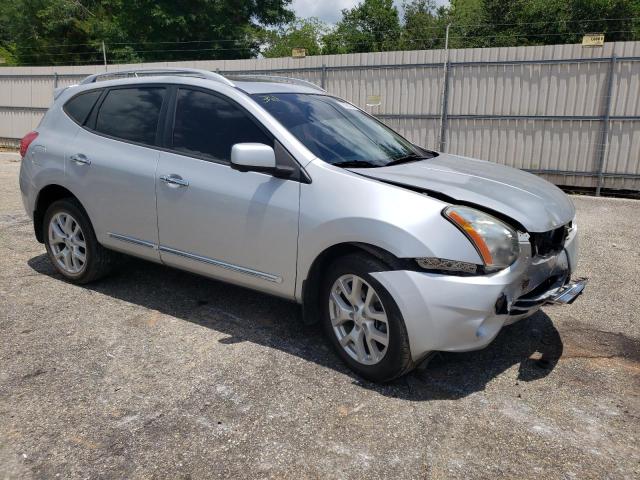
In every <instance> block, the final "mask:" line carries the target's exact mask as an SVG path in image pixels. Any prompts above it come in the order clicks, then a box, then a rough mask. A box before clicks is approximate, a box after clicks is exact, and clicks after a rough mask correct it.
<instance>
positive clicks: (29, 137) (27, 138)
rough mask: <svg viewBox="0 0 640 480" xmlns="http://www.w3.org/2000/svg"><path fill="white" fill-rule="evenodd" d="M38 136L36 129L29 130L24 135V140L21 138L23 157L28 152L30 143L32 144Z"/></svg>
mask: <svg viewBox="0 0 640 480" xmlns="http://www.w3.org/2000/svg"><path fill="white" fill-rule="evenodd" d="M36 138H38V132H35V131H34V132H29V133H27V134H26V135H25V136H24V137H22V140H20V156H21V157H22V158H24V156H25V155H26V154H27V150H28V149H29V145H31V142H33V141H34V140H35V139H36Z"/></svg>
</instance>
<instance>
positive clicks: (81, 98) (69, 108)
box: [64, 90, 102, 125]
mask: <svg viewBox="0 0 640 480" xmlns="http://www.w3.org/2000/svg"><path fill="white" fill-rule="evenodd" d="M101 93H102V90H91V91H90V92H85V93H81V94H79V95H76V96H75V97H73V98H72V99H71V100H69V101H67V103H65V104H64V111H65V112H66V113H67V115H69V116H70V117H71V118H72V119H73V120H74V121H75V122H76V123H79V124H80V125H83V124H84V122H85V121H86V120H87V117H88V116H89V113H90V112H91V109H92V108H93V106H94V105H95V103H96V101H97V100H98V98H99V97H100V94H101Z"/></svg>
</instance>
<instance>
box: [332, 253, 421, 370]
mask: <svg viewBox="0 0 640 480" xmlns="http://www.w3.org/2000/svg"><path fill="white" fill-rule="evenodd" d="M389 269H390V267H389V266H388V265H386V264H385V263H383V262H382V261H380V260H378V259H376V258H374V257H372V256H369V255H366V254H353V255H347V256H345V257H341V258H339V259H337V260H336V261H334V262H333V263H332V264H331V265H330V266H329V268H328V269H327V271H326V272H325V275H324V278H323V282H322V286H321V291H320V302H321V307H322V323H323V328H324V330H325V334H326V335H327V337H328V338H329V340H330V342H331V343H332V345H333V346H334V348H335V349H336V351H337V353H338V355H339V356H340V358H341V359H342V360H343V361H344V362H345V363H346V364H347V365H348V366H349V368H351V369H352V370H353V371H354V372H356V373H357V374H358V375H360V376H361V377H363V378H365V379H367V380H370V381H373V382H389V381H391V380H393V379H395V378H398V377H400V376H402V375H404V374H406V373H408V372H409V371H411V370H412V369H413V368H414V366H415V365H414V363H413V362H412V360H411V351H410V348H409V336H408V335H407V329H406V327H405V324H404V320H403V318H402V314H401V313H400V309H399V308H398V305H397V304H396V302H395V300H394V299H393V297H392V296H391V294H390V293H389V292H388V291H387V290H386V289H385V288H384V287H383V286H382V285H381V284H380V283H379V282H378V281H377V280H376V279H375V278H373V277H372V276H371V273H373V272H381V271H388V270H389ZM358 279H360V280H358ZM354 285H355V288H356V290H357V289H359V290H358V292H359V293H358V292H356V293H354ZM370 289H373V293H371V296H370V294H369V290H370ZM376 297H377V298H376ZM352 299H353V300H354V301H352ZM367 302H368V306H367ZM354 304H356V305H358V306H356V307H354ZM345 307H350V308H351V310H352V311H351V312H349V309H348V308H345ZM385 316H386V323H385V322H384V321H382V319H383V318H384V317H385ZM332 317H333V318H334V320H332ZM347 317H348V318H349V320H345V319H346V318H347ZM341 339H342V343H341ZM385 341H386V343H387V345H384V343H385ZM345 344H346V345H345ZM359 344H360V346H358V345H359ZM343 345H344V346H343Z"/></svg>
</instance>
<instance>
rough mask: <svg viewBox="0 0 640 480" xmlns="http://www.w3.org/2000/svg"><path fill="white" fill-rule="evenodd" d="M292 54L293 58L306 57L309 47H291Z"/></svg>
mask: <svg viewBox="0 0 640 480" xmlns="http://www.w3.org/2000/svg"><path fill="white" fill-rule="evenodd" d="M291 56H292V57H293V58H304V57H306V56H307V49H306V48H292V49H291Z"/></svg>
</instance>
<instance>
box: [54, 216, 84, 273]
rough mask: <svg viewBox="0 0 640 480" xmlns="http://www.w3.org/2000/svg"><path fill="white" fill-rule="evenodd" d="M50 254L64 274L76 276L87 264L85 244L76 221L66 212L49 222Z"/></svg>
mask: <svg viewBox="0 0 640 480" xmlns="http://www.w3.org/2000/svg"><path fill="white" fill-rule="evenodd" d="M49 247H50V249H51V254H52V255H53V258H54V260H55V262H56V264H57V265H58V267H60V268H61V269H62V270H63V271H64V272H65V273H68V274H70V275H78V274H79V273H81V272H82V271H83V270H84V268H85V265H86V264H87V244H86V241H85V237H84V233H83V232H82V228H81V227H80V224H79V223H78V221H77V220H76V219H75V218H73V216H71V215H70V214H69V213H67V212H58V213H56V214H55V215H54V216H53V217H51V221H50V222H49Z"/></svg>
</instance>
